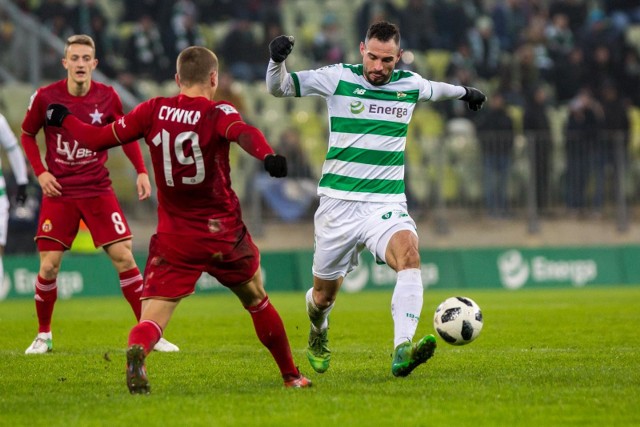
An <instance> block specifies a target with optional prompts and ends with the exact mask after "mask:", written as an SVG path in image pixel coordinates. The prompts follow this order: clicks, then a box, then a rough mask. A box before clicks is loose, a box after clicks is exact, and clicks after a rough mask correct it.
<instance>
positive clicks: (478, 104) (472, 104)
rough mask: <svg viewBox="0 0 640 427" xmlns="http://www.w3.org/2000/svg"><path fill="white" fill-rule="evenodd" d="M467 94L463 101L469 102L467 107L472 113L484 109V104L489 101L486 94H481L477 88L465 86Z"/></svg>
mask: <svg viewBox="0 0 640 427" xmlns="http://www.w3.org/2000/svg"><path fill="white" fill-rule="evenodd" d="M463 87H464V89H465V90H466V91H467V93H465V94H464V96H463V97H462V98H460V99H461V100H462V101H467V107H469V109H470V110H472V111H478V110H480V109H481V108H482V104H484V102H485V101H486V100H487V97H486V95H485V94H484V93H482V92H480V91H479V90H478V89H476V88H475V87H468V86H463Z"/></svg>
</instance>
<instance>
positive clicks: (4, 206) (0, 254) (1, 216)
mask: <svg viewBox="0 0 640 427" xmlns="http://www.w3.org/2000/svg"><path fill="white" fill-rule="evenodd" d="M8 231H9V198H8V197H7V195H6V194H3V195H2V196H0V285H1V284H2V283H3V282H4V262H3V258H4V247H5V245H6V244H7V232H8Z"/></svg>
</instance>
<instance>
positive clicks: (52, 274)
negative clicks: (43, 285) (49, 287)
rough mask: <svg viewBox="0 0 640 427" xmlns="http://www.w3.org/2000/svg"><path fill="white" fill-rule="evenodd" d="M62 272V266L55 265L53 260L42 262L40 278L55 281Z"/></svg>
mask: <svg viewBox="0 0 640 427" xmlns="http://www.w3.org/2000/svg"><path fill="white" fill-rule="evenodd" d="M59 271H60V264H58V263H55V262H53V261H51V260H47V259H45V260H42V261H41V262H40V271H39V274H40V277H42V278H43V279H45V280H53V279H55V278H56V277H58V272H59Z"/></svg>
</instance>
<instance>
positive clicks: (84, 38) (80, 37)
mask: <svg viewBox="0 0 640 427" xmlns="http://www.w3.org/2000/svg"><path fill="white" fill-rule="evenodd" d="M72 44H83V45H85V46H89V47H90V48H92V49H93V52H94V53H95V51H96V43H95V42H94V41H93V39H92V38H91V36H88V35H86V34H74V35H73V36H71V37H69V38H68V39H67V41H66V43H65V44H64V56H67V50H69V46H71V45H72Z"/></svg>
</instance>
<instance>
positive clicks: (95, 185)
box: [22, 79, 123, 197]
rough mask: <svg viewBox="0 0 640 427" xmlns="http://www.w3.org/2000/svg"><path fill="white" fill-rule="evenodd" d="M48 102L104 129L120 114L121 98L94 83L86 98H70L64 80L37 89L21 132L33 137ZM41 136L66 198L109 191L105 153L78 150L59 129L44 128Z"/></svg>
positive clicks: (74, 142) (109, 181) (43, 120)
mask: <svg viewBox="0 0 640 427" xmlns="http://www.w3.org/2000/svg"><path fill="white" fill-rule="evenodd" d="M51 103H58V104H64V105H66V106H67V107H68V108H69V111H71V112H72V113H73V114H74V115H75V116H76V117H78V118H79V119H80V120H82V121H83V122H85V123H89V124H92V125H95V126H105V125H107V124H109V123H111V122H113V121H114V120H115V119H117V118H118V117H120V116H122V115H123V112H122V102H121V101H120V97H119V96H118V94H117V93H116V92H115V90H114V89H113V88H112V87H111V86H107V85H105V84H102V83H99V82H96V81H93V82H91V88H90V89H89V92H88V93H87V94H86V95H85V96H73V95H71V94H70V93H69V91H68V89H67V80H66V79H64V80H60V81H58V82H55V83H53V84H50V85H49V86H46V87H43V88H41V89H38V91H36V93H34V94H33V95H32V96H31V101H30V103H29V108H28V111H27V114H26V115H25V118H24V121H23V122H22V130H23V131H24V132H26V133H28V134H30V135H36V134H37V133H38V132H39V131H40V128H42V127H43V126H44V125H45V111H46V109H47V106H48V105H49V104H51ZM44 134H45V143H46V147H47V151H46V154H45V161H46V162H47V168H48V169H49V172H51V173H52V174H53V176H55V177H56V179H57V180H58V182H59V183H60V184H61V185H62V188H63V192H64V195H65V196H68V197H91V196H96V195H99V194H105V193H109V192H111V191H112V190H111V180H110V179H109V171H108V170H107V168H106V167H105V162H106V161H107V152H106V151H102V152H94V151H91V150H88V149H86V148H81V147H80V146H79V144H78V141H76V140H75V138H73V136H71V135H70V134H69V133H68V132H66V131H64V129H62V128H54V127H45V129H44Z"/></svg>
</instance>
